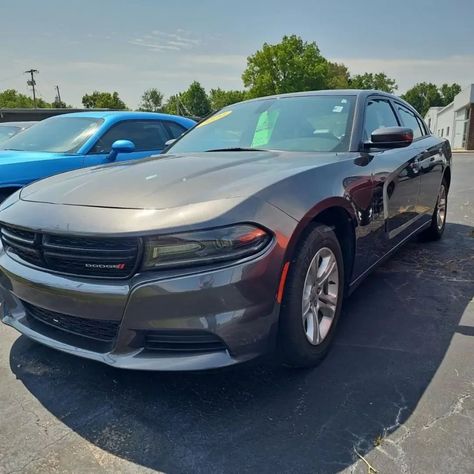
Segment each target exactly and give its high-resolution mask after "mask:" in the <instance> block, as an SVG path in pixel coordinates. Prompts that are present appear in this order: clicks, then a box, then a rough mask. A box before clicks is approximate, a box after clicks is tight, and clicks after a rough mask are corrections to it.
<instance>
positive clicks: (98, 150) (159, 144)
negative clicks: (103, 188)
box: [84, 120, 172, 166]
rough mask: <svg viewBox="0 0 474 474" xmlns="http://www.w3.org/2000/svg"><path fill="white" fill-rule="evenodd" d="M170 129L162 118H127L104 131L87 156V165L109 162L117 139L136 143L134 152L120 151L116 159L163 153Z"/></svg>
mask: <svg viewBox="0 0 474 474" xmlns="http://www.w3.org/2000/svg"><path fill="white" fill-rule="evenodd" d="M170 138H172V136H171V133H170V131H169V129H168V128H167V127H166V126H165V124H164V123H163V122H162V121H160V120H125V121H122V122H119V123H116V124H114V125H112V127H110V128H109V129H108V130H107V131H105V132H104V133H103V135H102V136H101V137H99V139H98V140H97V142H96V143H95V145H94V146H93V147H92V148H91V150H90V151H89V153H88V154H87V156H86V157H85V162H84V163H85V166H93V165H97V164H101V163H108V160H107V157H108V155H109V153H110V151H111V149H112V144H113V143H114V142H115V141H116V140H130V141H132V142H133V143H134V144H135V151H134V152H132V153H119V154H118V155H117V158H116V160H115V161H126V160H133V159H137V158H143V157H146V156H150V155H155V154H158V153H161V151H162V150H163V148H164V147H165V143H166V141H167V140H169V139H170Z"/></svg>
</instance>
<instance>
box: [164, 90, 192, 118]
mask: <svg viewBox="0 0 474 474" xmlns="http://www.w3.org/2000/svg"><path fill="white" fill-rule="evenodd" d="M181 104H182V98H181V93H178V94H175V95H172V96H170V97H169V99H168V100H167V101H166V104H165V105H164V106H163V111H164V112H166V113H167V114H173V115H189V112H186V111H185V110H184V108H183V106H182V105H181Z"/></svg>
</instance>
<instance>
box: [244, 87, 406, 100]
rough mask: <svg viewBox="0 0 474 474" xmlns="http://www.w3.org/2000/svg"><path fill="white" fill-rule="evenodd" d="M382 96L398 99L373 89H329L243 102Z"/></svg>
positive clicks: (291, 93) (258, 98)
mask: <svg viewBox="0 0 474 474" xmlns="http://www.w3.org/2000/svg"><path fill="white" fill-rule="evenodd" d="M373 94H377V95H383V96H386V97H391V98H392V99H398V100H400V98H399V97H397V96H395V95H394V94H389V93H388V92H383V91H379V90H375V89H329V90H320V91H303V92H289V93H286V94H275V95H269V96H266V97H256V98H255V99H249V100H248V101H245V102H251V101H254V100H265V99H280V98H285V97H304V96H315V95H349V96H369V95H373Z"/></svg>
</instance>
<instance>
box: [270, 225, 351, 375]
mask: <svg viewBox="0 0 474 474" xmlns="http://www.w3.org/2000/svg"><path fill="white" fill-rule="evenodd" d="M332 266H334V269H335V270H332V271H329V269H330V268H331V267H332ZM320 273H322V275H319V274H320ZM326 274H327V277H328V278H327V279H326V280H325V279H324V278H318V275H319V276H320V277H321V276H324V275H326ZM314 277H316V278H314ZM313 283H314V286H313ZM343 293H344V264H343V257H342V251H341V247H340V245H339V241H338V239H337V237H336V234H335V233H334V232H333V231H332V229H331V228H330V227H328V226H326V225H323V224H318V223H316V224H314V225H313V226H312V227H311V228H310V229H309V230H308V232H307V233H306V236H305V237H304V239H303V241H302V242H301V243H300V245H299V246H298V249H297V251H296V255H295V257H294V259H293V260H292V262H291V264H290V268H289V272H288V276H287V280H286V284H285V292H284V296H283V301H282V307H281V311H280V322H279V331H278V352H279V355H280V356H281V358H282V362H283V363H284V364H285V365H289V366H292V367H313V366H315V365H317V364H318V363H319V362H321V361H322V360H323V358H324V357H325V356H326V354H327V353H328V351H329V348H330V345H331V342H332V340H333V338H334V334H335V330H336V326H337V322H338V320H339V316H340V313H341V307H342V300H343V296H344V294H343Z"/></svg>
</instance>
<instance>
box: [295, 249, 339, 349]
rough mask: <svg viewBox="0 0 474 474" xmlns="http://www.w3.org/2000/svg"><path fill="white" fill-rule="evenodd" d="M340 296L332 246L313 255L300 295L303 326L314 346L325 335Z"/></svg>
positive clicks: (322, 339)
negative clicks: (301, 295)
mask: <svg viewBox="0 0 474 474" xmlns="http://www.w3.org/2000/svg"><path fill="white" fill-rule="evenodd" d="M338 297H339V268H338V264H337V260H336V256H335V255H334V253H333V252H332V250H331V249H329V248H327V247H323V248H321V249H319V250H318V251H317V252H316V254H315V255H314V257H313V259H312V260H311V263H310V265H309V267H308V271H307V272H306V278H305V282H304V286H303V297H302V318H303V328H304V332H305V335H306V338H307V339H308V341H309V342H310V343H311V344H312V345H314V346H317V345H319V344H321V343H322V342H323V341H324V339H325V338H326V337H327V335H328V333H329V331H330V329H331V326H332V324H333V321H334V316H335V314H336V308H337V301H338Z"/></svg>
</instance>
